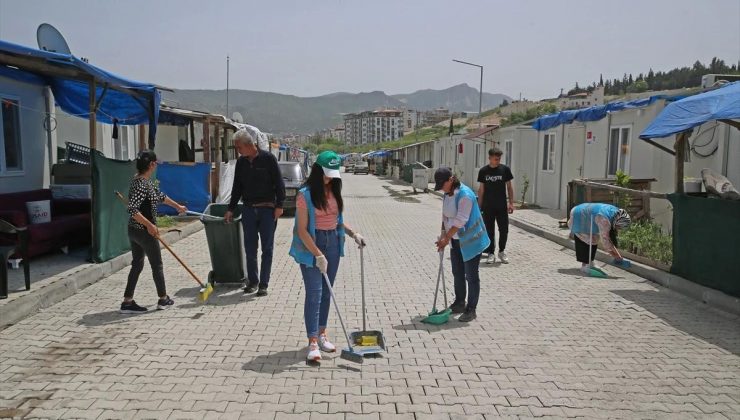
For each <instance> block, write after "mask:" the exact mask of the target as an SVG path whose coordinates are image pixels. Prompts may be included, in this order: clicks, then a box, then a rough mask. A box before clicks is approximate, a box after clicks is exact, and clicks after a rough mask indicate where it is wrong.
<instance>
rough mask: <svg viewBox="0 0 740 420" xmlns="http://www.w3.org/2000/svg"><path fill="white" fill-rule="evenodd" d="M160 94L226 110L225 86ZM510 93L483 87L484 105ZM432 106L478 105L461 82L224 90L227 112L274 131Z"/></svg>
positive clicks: (189, 105) (182, 103)
mask: <svg viewBox="0 0 740 420" xmlns="http://www.w3.org/2000/svg"><path fill="white" fill-rule="evenodd" d="M163 97H164V100H165V101H166V102H167V103H168V104H169V105H173V106H178V107H181V108H186V109H193V110H199V111H207V112H212V113H216V114H226V91H225V90H200V89H181V90H176V91H175V92H165V93H164V96H163ZM504 100H507V101H511V98H510V97H508V96H506V95H503V94H498V93H485V92H484V93H483V110H484V111H485V110H487V109H491V108H495V107H497V106H499V105H500V104H501V102H503V101H504ZM383 107H388V108H399V109H402V108H408V109H414V110H420V111H425V110H432V109H435V108H439V107H444V108H448V109H449V110H451V111H453V112H460V111H475V112H477V111H478V89H475V88H473V87H470V86H468V85H467V84H460V85H457V86H452V87H450V88H447V89H442V90H434V89H424V90H419V91H416V92H414V93H409V94H399V95H387V94H386V93H384V92H382V91H374V92H362V93H346V92H338V93H331V94H328V95H323V96H315V97H298V96H294V95H284V94H280V93H272V92H260V91H254V90H242V89H231V90H229V113H230V114H233V112H235V111H236V112H239V113H241V114H242V116H243V117H244V120H245V121H244V122H246V123H248V124H252V125H254V126H257V127H259V128H260V130H262V131H265V132H270V133H274V134H287V133H302V134H312V133H315V132H316V131H319V130H323V129H327V128H331V127H334V126H336V125H337V124H339V123H341V121H342V114H345V113H351V112H360V111H367V110H374V109H377V108H383Z"/></svg>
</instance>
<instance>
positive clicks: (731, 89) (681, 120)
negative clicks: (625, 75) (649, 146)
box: [640, 82, 740, 139]
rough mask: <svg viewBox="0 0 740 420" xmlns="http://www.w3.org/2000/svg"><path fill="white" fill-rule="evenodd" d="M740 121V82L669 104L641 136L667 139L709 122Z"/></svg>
mask: <svg viewBox="0 0 740 420" xmlns="http://www.w3.org/2000/svg"><path fill="white" fill-rule="evenodd" d="M738 118H740V82H734V83H729V84H727V85H725V86H723V87H721V88H718V89H715V90H711V91H709V92H704V93H700V94H698V95H694V96H689V97H687V98H684V99H682V100H680V101H676V102H674V103H672V104H669V105H668V106H666V107H665V109H664V110H663V111H662V112H661V113H660V114H659V115H658V116H657V117H656V118H655V119H654V120H653V122H651V123H650V125H648V126H647V128H645V130H644V131H643V132H642V133H640V138H641V139H652V138H658V137H668V136H670V135H673V134H676V133H680V132H682V131H686V130H689V129H691V128H694V127H696V126H699V125H702V124H704V123H705V122H707V121H713V120H724V119H727V120H731V119H738Z"/></svg>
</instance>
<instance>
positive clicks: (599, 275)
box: [588, 267, 609, 279]
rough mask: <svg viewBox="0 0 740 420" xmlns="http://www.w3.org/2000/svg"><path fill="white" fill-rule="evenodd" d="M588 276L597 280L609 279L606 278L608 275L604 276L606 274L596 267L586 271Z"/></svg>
mask: <svg viewBox="0 0 740 420" xmlns="http://www.w3.org/2000/svg"><path fill="white" fill-rule="evenodd" d="M588 275H589V276H590V277H596V278H599V279H605V278H607V277H609V276H608V275H607V274H606V273H605V272H604V270H602V269H600V268H598V267H591V268H589V269H588Z"/></svg>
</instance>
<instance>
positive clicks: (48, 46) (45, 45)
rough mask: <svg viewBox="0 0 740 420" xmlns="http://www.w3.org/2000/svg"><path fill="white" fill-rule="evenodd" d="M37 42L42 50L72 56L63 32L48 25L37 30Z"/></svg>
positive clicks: (45, 24) (43, 24)
mask: <svg viewBox="0 0 740 420" xmlns="http://www.w3.org/2000/svg"><path fill="white" fill-rule="evenodd" d="M36 41H38V44H39V49H41V50H44V51H49V52H55V53H59V54H72V52H71V51H70V50H69V45H67V41H65V40H64V37H63V36H62V34H61V32H59V31H58V30H57V28H55V27H53V26H51V25H49V24H48V23H42V24H41V25H39V28H38V29H37V30H36Z"/></svg>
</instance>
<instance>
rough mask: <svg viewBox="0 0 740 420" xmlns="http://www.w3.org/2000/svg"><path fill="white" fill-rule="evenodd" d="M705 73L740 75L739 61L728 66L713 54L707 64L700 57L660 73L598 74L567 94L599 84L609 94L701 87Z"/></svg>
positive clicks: (592, 88)
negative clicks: (689, 63)
mask: <svg viewBox="0 0 740 420" xmlns="http://www.w3.org/2000/svg"><path fill="white" fill-rule="evenodd" d="M705 74H732V75H740V69H738V66H737V64H732V65H728V64H727V63H725V61H724V60H722V59H719V58H717V57H714V58H712V61H710V62H709V64H707V65H705V64H703V63H702V62H701V61H698V60H697V61H696V62H695V63H694V65H692V66H691V67H678V68H675V69H672V70H668V71H658V72H655V71H653V69H650V70H649V71H648V72H647V73H639V74H638V75H637V76H634V75H633V74H632V73H630V74H627V73H625V74H624V76H622V78H621V79H619V78H615V79H606V80H604V78H603V76H602V77H599V81H598V82H592V83H591V84H590V85H587V86H586V87H582V86H580V85H579V84H578V82H576V85H575V87H574V88H573V89H571V90H569V91H568V95H575V94H577V93H584V92H592V91H593V90H594V89H596V87H597V86H604V94H606V95H624V94H627V93H639V92H646V91H650V90H671V89H682V88H692V87H697V86H701V78H702V76H704V75H705Z"/></svg>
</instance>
